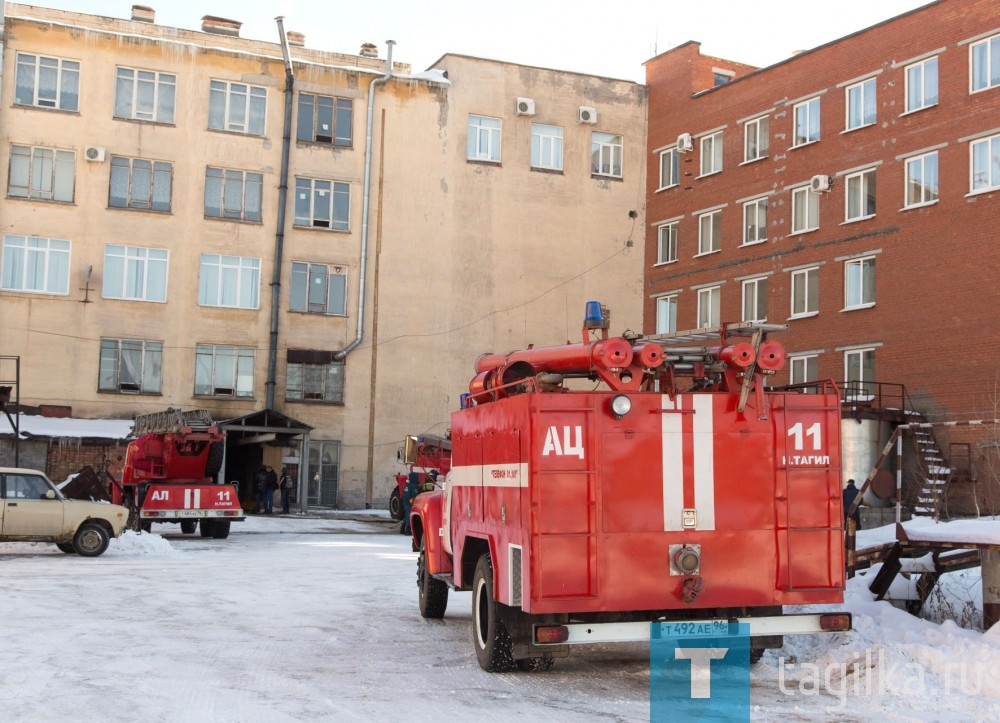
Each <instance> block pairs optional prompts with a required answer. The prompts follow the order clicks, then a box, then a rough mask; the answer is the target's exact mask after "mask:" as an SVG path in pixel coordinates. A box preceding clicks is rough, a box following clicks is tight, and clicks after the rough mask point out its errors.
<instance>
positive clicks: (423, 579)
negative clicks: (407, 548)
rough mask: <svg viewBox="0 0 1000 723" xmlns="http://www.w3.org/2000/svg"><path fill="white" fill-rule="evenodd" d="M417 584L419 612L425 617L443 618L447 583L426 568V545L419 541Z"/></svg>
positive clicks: (446, 602) (446, 600)
mask: <svg viewBox="0 0 1000 723" xmlns="http://www.w3.org/2000/svg"><path fill="white" fill-rule="evenodd" d="M417 586H418V587H419V588H420V614H421V615H422V616H423V617H425V618H432V619H437V618H443V617H444V611H445V610H446V609H447V607H448V585H447V584H445V583H444V582H442V581H441V580H438V579H437V578H436V577H433V576H432V575H431V574H430V572H428V570H427V546H426V544H425V543H424V541H423V540H421V541H420V555H419V556H418V557H417Z"/></svg>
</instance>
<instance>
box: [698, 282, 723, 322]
mask: <svg viewBox="0 0 1000 723" xmlns="http://www.w3.org/2000/svg"><path fill="white" fill-rule="evenodd" d="M721 300H722V287H721V286H711V287H709V288H707V289H698V328H699V329H705V328H709V327H716V326H718V325H719V318H720V316H719V304H720V302H721Z"/></svg>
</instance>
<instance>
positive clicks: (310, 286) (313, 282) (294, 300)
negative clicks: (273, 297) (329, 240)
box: [288, 261, 347, 316]
mask: <svg viewBox="0 0 1000 723" xmlns="http://www.w3.org/2000/svg"><path fill="white" fill-rule="evenodd" d="M341 270H342V267H340V266H335V267H333V268H331V267H329V266H327V265H326V264H306V263H301V262H299V261H293V262H292V278H291V281H292V283H291V292H290V296H289V304H288V308H289V309H291V310H292V311H305V312H308V313H312V314H334V315H338V316H343V315H345V314H346V313H347V275H346V274H342V273H340V272H341Z"/></svg>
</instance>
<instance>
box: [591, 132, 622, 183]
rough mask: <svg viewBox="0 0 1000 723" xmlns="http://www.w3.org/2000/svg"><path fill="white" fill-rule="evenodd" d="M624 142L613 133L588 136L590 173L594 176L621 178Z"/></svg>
mask: <svg viewBox="0 0 1000 723" xmlns="http://www.w3.org/2000/svg"><path fill="white" fill-rule="evenodd" d="M623 147H624V140H623V138H622V137H621V136H618V135H614V134H613V133H592V134H591V136H590V172H591V173H592V174H594V175H595V176H613V177H614V178H621V177H622V148H623Z"/></svg>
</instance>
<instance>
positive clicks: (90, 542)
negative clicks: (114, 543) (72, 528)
mask: <svg viewBox="0 0 1000 723" xmlns="http://www.w3.org/2000/svg"><path fill="white" fill-rule="evenodd" d="M110 542H111V537H110V535H108V531H107V530H106V529H104V526H103V525H100V524H98V523H97V522H84V523H83V524H82V525H80V529H79V530H77V531H76V537H74V538H73V549H74V550H76V552H77V554H78V555H82V556H83V557H97V556H98V555H103V554H104V551H105V550H107V549H108V544H109V543H110Z"/></svg>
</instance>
